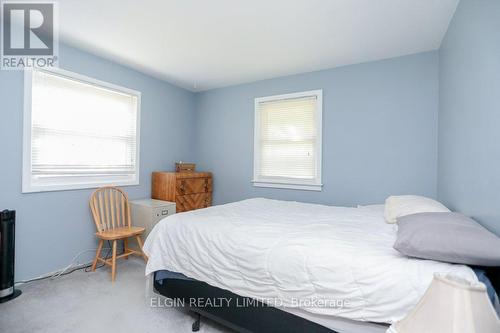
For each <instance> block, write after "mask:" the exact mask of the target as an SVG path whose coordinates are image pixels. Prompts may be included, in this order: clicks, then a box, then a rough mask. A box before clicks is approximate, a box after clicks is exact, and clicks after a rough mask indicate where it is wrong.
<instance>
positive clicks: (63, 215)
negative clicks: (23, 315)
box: [0, 46, 194, 280]
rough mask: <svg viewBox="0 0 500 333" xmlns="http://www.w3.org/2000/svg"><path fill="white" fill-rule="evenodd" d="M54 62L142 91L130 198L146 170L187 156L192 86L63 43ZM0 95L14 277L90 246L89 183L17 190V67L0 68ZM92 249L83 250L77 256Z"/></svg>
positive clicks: (144, 188)
mask: <svg viewBox="0 0 500 333" xmlns="http://www.w3.org/2000/svg"><path fill="white" fill-rule="evenodd" d="M60 66H61V67H62V68H64V69H68V70H71V71H75V72H78V73H81V74H85V75H88V76H91V77H95V78H97V79H101V80H105V81H108V82H111V83H115V84H118V85H122V86H125V87H129V88H132V89H136V90H139V91H141V92H142V111H141V148H142V149H141V174H140V185H139V186H130V187H127V188H126V190H127V191H128V192H129V194H130V197H131V198H140V197H148V196H150V191H151V172H152V171H153V170H164V169H172V167H173V163H174V161H177V160H193V158H194V157H193V154H192V150H191V147H192V145H193V142H192V141H191V138H192V137H193V131H192V130H193V126H192V124H193V122H194V118H193V117H194V96H193V93H191V92H188V91H186V90H183V89H181V88H177V87H175V86H172V85H170V84H168V83H165V82H163V81H160V80H156V79H153V78H151V77H148V76H146V75H143V74H140V73H138V72H135V71H133V70H131V69H128V68H125V67H122V66H120V65H117V64H114V63H112V62H109V61H106V60H104V59H102V58H98V57H96V56H93V55H90V54H88V53H84V52H81V51H78V50H76V49H73V48H70V47H66V46H61V50H60ZM0 101H1V103H0V108H1V109H0V117H1V122H0V147H1V150H0V151H1V154H2V158H1V167H0V170H1V172H0V209H5V208H9V209H16V210H17V230H16V231H17V237H16V242H17V244H16V252H17V253H16V280H19V279H26V278H32V277H34V276H38V275H40V274H45V273H47V272H51V271H54V270H58V269H60V268H62V267H65V266H66V265H68V264H69V262H70V260H71V259H72V257H73V256H74V255H75V254H76V253H78V252H80V251H82V250H85V249H93V248H95V247H96V240H95V237H94V232H95V226H94V224H93V222H92V219H91V216H90V211H89V207H88V198H89V196H90V193H91V190H78V191H64V192H46V193H33V194H21V170H22V167H21V166H22V135H23V133H22V118H23V74H22V72H19V71H0ZM179 138H182V139H181V140H179ZM92 256H93V253H92V252H88V253H86V255H84V256H83V257H82V258H81V259H82V260H83V261H86V260H89V259H90V258H91V257H92Z"/></svg>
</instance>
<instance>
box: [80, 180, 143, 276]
mask: <svg viewBox="0 0 500 333" xmlns="http://www.w3.org/2000/svg"><path fill="white" fill-rule="evenodd" d="M90 209H91V210H92V215H93V217H94V222H95V225H96V227H97V232H96V233H95V235H96V236H97V238H99V245H98V247H97V252H96V254H95V259H94V262H93V263H92V271H93V272H94V271H95V268H96V265H97V262H102V263H104V264H105V265H108V266H111V281H115V277H116V259H119V258H125V259H128V257H129V256H130V255H132V254H135V255H139V256H141V257H143V258H144V260H145V261H146V262H147V260H148V257H147V256H146V255H145V254H144V252H143V251H142V239H141V235H142V233H143V232H144V228H138V227H132V225H131V221H130V220H131V218H130V204H129V202H128V197H127V194H126V193H125V192H124V191H123V190H121V189H119V188H117V187H112V186H106V187H102V188H99V189H97V190H96V191H95V192H94V193H92V196H91V197H90ZM129 237H134V238H135V240H136V241H137V245H138V247H139V250H138V251H136V250H131V249H130V248H129V247H128V238H129ZM105 240H107V241H112V242H113V255H112V257H111V259H105V258H102V257H100V255H101V250H102V246H103V244H104V241H105ZM119 240H123V247H124V249H123V254H120V255H118V256H117V255H116V242H117V241H119Z"/></svg>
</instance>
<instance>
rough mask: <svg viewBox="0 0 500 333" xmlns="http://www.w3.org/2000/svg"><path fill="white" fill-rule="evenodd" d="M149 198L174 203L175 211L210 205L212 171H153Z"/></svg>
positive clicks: (185, 210)
mask: <svg viewBox="0 0 500 333" xmlns="http://www.w3.org/2000/svg"><path fill="white" fill-rule="evenodd" d="M152 182H153V183H152V193H151V198H153V199H158V200H165V201H173V202H175V203H176V209H177V213H180V212H187V211H189V210H193V209H199V208H205V207H209V206H211V205H212V173H210V172H153V177H152Z"/></svg>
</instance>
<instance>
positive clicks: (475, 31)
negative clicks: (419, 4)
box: [438, 0, 500, 235]
mask: <svg viewBox="0 0 500 333" xmlns="http://www.w3.org/2000/svg"><path fill="white" fill-rule="evenodd" d="M438 179H439V182H438V193H439V199H441V200H442V201H443V202H444V203H445V204H446V205H448V206H449V207H450V208H452V209H454V210H458V211H460V212H462V213H465V214H467V215H471V216H473V217H474V218H476V219H477V220H478V221H480V222H481V223H483V224H484V225H485V226H486V227H487V228H489V229H491V230H492V231H494V232H496V233H497V234H499V235H500V208H499V207H500V1H498V0H462V1H461V2H460V4H459V6H458V8H457V11H456V13H455V16H454V18H453V20H452V22H451V24H450V27H449V29H448V33H447V34H446V37H445V39H444V41H443V44H442V46H441V50H440V112H439V177H438Z"/></svg>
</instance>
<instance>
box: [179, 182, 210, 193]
mask: <svg viewBox="0 0 500 333" xmlns="http://www.w3.org/2000/svg"><path fill="white" fill-rule="evenodd" d="M175 192H176V195H186V194H195V193H209V192H212V178H181V179H177V180H176V184H175Z"/></svg>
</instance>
